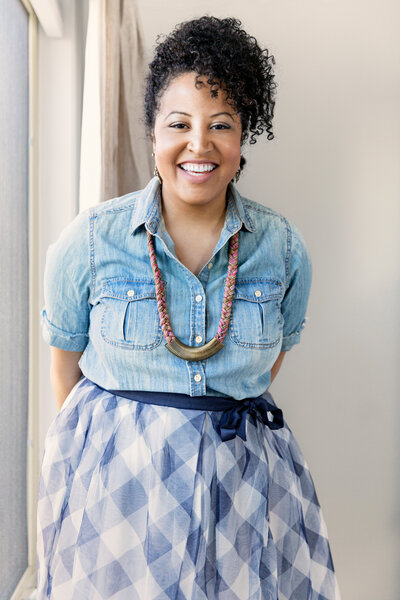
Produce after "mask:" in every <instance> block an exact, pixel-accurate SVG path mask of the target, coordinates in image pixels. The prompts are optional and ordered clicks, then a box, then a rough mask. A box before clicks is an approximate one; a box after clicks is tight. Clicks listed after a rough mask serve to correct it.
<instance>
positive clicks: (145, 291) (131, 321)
mask: <svg viewBox="0 0 400 600" xmlns="http://www.w3.org/2000/svg"><path fill="white" fill-rule="evenodd" d="M100 303H101V305H102V307H103V310H102V316H101V335H102V337H103V339H104V340H105V341H106V342H108V343H110V344H113V345H115V346H119V347H122V348H131V349H133V350H151V349H153V348H155V347H156V346H158V345H159V344H160V343H161V339H162V331H161V327H160V322H159V316H158V309H157V299H156V287H155V284H154V281H152V280H135V279H130V280H127V279H111V280H108V281H106V282H104V283H103V286H102V293H101V297H100Z"/></svg>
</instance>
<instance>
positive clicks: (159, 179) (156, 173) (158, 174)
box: [153, 163, 162, 185]
mask: <svg viewBox="0 0 400 600" xmlns="http://www.w3.org/2000/svg"><path fill="white" fill-rule="evenodd" d="M153 173H154V177H157V179H158V181H159V183H160V185H161V184H162V179H161V175H160V173H159V171H158V169H157V165H156V164H155V163H154V171H153Z"/></svg>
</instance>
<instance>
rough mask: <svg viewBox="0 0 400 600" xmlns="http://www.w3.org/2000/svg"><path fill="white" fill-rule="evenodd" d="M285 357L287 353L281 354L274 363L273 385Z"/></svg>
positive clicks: (272, 370) (272, 372)
mask: <svg viewBox="0 0 400 600" xmlns="http://www.w3.org/2000/svg"><path fill="white" fill-rule="evenodd" d="M284 356H285V352H281V353H280V354H279V356H278V358H277V359H276V361H275V362H274V364H273V366H272V369H271V383H272V382H273V380H274V379H275V377H276V376H277V375H278V371H279V369H280V368H281V364H282V361H283V357H284ZM270 385H271V384H270Z"/></svg>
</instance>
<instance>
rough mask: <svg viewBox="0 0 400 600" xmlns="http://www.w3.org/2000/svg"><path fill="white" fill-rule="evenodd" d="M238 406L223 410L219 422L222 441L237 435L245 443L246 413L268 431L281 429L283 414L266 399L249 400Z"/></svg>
mask: <svg viewBox="0 0 400 600" xmlns="http://www.w3.org/2000/svg"><path fill="white" fill-rule="evenodd" d="M237 404H238V406H237V407H236V406H235V407H234V408H229V409H227V410H224V412H223V413H222V417H221V420H220V422H219V430H220V435H221V439H222V441H224V442H226V441H228V440H233V438H235V437H236V436H237V435H238V436H239V437H241V438H242V440H244V441H246V439H247V438H246V417H247V413H249V414H250V415H254V416H255V417H256V418H257V419H259V420H260V421H262V422H263V423H264V425H267V426H268V427H269V428H270V429H281V428H282V427H283V414H282V411H281V409H280V408H276V406H275V405H273V404H271V403H270V402H269V401H268V400H267V398H265V397H263V396H260V397H259V398H249V399H247V400H242V401H240V402H238V403H237Z"/></svg>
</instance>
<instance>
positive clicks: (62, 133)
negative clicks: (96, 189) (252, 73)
mask: <svg viewBox="0 0 400 600" xmlns="http://www.w3.org/2000/svg"><path fill="white" fill-rule="evenodd" d="M138 4H139V9H140V16H141V20H142V24H143V29H144V36H145V41H146V44H147V48H148V57H149V59H150V52H151V49H152V47H153V45H154V43H155V36H156V34H157V33H160V32H163V33H168V32H169V31H170V30H171V29H172V27H173V26H174V25H175V24H176V23H178V22H180V21H182V20H185V19H188V18H193V17H196V16H200V15H201V14H205V13H208V14H214V15H216V16H235V17H238V18H240V19H241V20H242V22H243V26H244V28H245V29H246V30H248V32H249V33H251V34H253V35H255V37H256V38H257V39H258V40H259V42H260V44H261V45H264V46H267V47H268V48H269V49H270V50H271V52H272V53H273V54H274V55H275V57H276V61H277V64H276V67H275V71H276V79H277V82H278V86H279V87H278V90H277V91H278V96H277V106H276V120H275V133H276V139H275V140H274V141H273V142H267V141H261V140H260V141H259V142H258V143H257V144H256V146H255V147H251V148H250V147H249V149H248V150H247V151H246V157H247V158H248V165H246V172H245V174H244V175H243V176H242V179H241V181H240V184H239V189H240V191H241V192H242V193H243V194H244V195H247V196H248V197H251V198H253V199H255V200H258V201H260V202H262V203H264V204H266V205H268V206H271V207H272V208H274V209H276V210H278V211H280V212H282V213H283V214H284V215H285V216H287V217H288V218H290V219H292V220H293V221H294V222H295V223H296V224H297V225H298V226H299V227H300V229H301V230H302V232H303V234H304V236H305V238H306V240H307V243H308V246H309V249H310V252H311V255H312V259H313V265H314V280H313V288H312V293H311V298H310V305H309V311H308V314H309V322H308V325H307V328H306V329H305V331H304V334H303V341H302V344H301V345H300V346H299V347H296V348H295V349H293V350H292V352H290V353H289V354H288V355H287V357H286V358H285V362H284V365H283V367H282V370H281V372H280V374H279V377H278V379H277V380H276V382H275V383H274V384H273V386H272V388H271V391H272V393H273V395H274V397H275V400H276V401H277V403H278V404H279V405H280V406H281V407H282V408H283V410H284V412H285V416H286V418H287V420H288V422H289V424H290V426H291V428H292V430H293V431H294V434H295V436H296V438H297V439H298V441H299V443H300V445H301V447H302V449H303V451H304V454H305V456H306V458H307V460H308V463H309V466H310V468H311V471H312V473H313V476H314V480H315V484H316V487H317V491H318V495H319V498H320V501H321V504H322V507H323V511H324V515H325V518H326V521H327V524H328V529H329V533H330V539H331V546H332V551H333V557H334V561H335V565H336V569H337V573H338V578H339V583H340V586H341V589H342V594H343V600H346V599H349V600H350V599H351V600H376V599H377V598H379V600H394V598H396V597H397V595H398V591H397V587H398V586H397V572H396V567H397V557H398V556H399V547H398V546H399V544H398V540H399V525H400V519H399V511H398V508H397V507H398V503H399V495H400V493H399V480H398V477H396V476H395V469H396V460H397V461H398V457H399V442H398V437H397V438H396V433H395V425H396V423H397V422H398V421H399V416H400V414H399V413H400V411H399V409H398V403H397V399H398V398H399V387H400V386H399V375H398V371H396V366H397V364H398V361H399V342H398V332H399V311H398V306H399V296H400V293H399V292H400V283H399V256H400V253H399V250H400V248H399V246H400V243H399V238H400V236H399V221H400V208H399V191H400V177H399V169H398V164H399V157H400V136H399V130H400V128H399V125H400V111H399V108H398V107H399V96H400V82H399V78H398V68H397V67H398V64H399V54H400V46H399V44H398V41H397V29H398V22H399V16H400V15H399V13H400V8H399V5H398V3H397V2H396V3H395V1H394V0H381V1H380V2H378V0H367V1H365V0H353V1H352V2H348V0H302V1H301V2H295V1H294V0H251V2H247V3H243V1H242V0H240V1H239V0H229V2H228V1H227V0H220V1H219V2H218V4H217V3H215V2H211V1H210V0H203V1H202V3H201V10H200V8H199V7H200V3H199V2H194V1H193V0H186V1H185V2H181V1H178V0H169V2H165V0H157V1H154V0H152V1H151V2H149V1H148V0H138ZM85 6H86V2H82V3H79V2H78V3H75V2H67V1H66V0H64V2H63V13H64V17H65V20H66V21H65V22H66V37H65V39H62V40H45V39H43V38H41V40H40V60H41V61H42V63H41V74H42V75H41V77H42V78H41V88H40V89H41V93H42V94H44V96H45V104H44V105H43V107H42V113H41V123H40V127H41V129H40V131H41V142H40V152H41V153H40V158H41V176H40V198H41V202H42V207H43V209H42V215H41V217H42V218H41V223H42V234H41V254H42V257H43V254H44V251H45V249H46V247H47V245H48V244H49V243H50V242H51V241H52V240H53V239H55V238H56V237H57V235H58V233H59V231H60V230H61V228H62V227H63V225H64V224H65V223H66V222H68V220H70V218H71V217H72V215H73V214H74V212H75V210H76V206H77V190H78V182H77V177H78V174H77V167H78V164H79V153H78V150H79V146H78V128H79V120H80V117H79V107H80V93H81V74H80V72H79V68H80V67H81V66H82V60H81V55H80V53H79V51H77V50H76V49H75V46H74V44H75V40H80V41H82V40H83V38H84V35H83V32H82V31H80V27H81V26H83V25H82V24H83V23H84V18H85V17H84V15H80V14H79V11H82V10H83V11H84V7H85ZM67 8H68V10H66V9H67ZM60 64H64V68H63V69H62V71H60V70H59V69H58V67H57V65H60ZM49 73H52V80H51V81H50V80H49V79H48V75H49ZM40 352H41V355H40V356H41V365H42V366H41V383H42V390H43V408H42V420H41V431H42V434H43V432H44V431H45V429H46V428H47V426H48V423H49V422H50V420H51V418H52V416H53V414H55V409H54V406H53V401H52V400H51V395H50V392H49V386H48V373H47V369H48V349H47V348H45V347H44V344H43V347H41V349H40ZM397 468H398V466H397ZM396 472H397V471H396ZM296 600H297V599H296ZM298 600H301V599H298Z"/></svg>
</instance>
